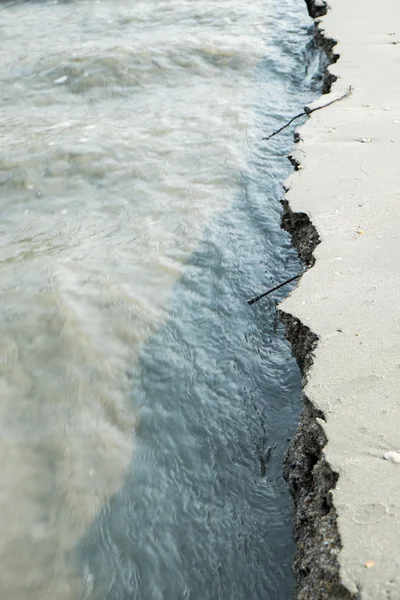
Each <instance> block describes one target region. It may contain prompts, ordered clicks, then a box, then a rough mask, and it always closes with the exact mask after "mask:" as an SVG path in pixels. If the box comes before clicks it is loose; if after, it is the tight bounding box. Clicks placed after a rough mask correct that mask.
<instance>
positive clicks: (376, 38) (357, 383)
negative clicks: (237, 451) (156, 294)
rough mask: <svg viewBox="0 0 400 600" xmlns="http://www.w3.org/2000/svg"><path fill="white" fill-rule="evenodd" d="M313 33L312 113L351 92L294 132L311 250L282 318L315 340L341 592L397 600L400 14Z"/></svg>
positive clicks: (313, 383)
mask: <svg viewBox="0 0 400 600" xmlns="http://www.w3.org/2000/svg"><path fill="white" fill-rule="evenodd" d="M321 27H322V29H324V30H325V35H327V36H328V37H332V38H334V39H336V40H338V45H337V46H336V47H335V51H337V52H338V54H340V59H339V61H338V62H337V63H336V64H334V65H333V66H332V67H331V71H332V72H333V73H334V74H335V75H337V76H338V77H339V79H338V81H337V82H336V83H335V84H334V86H333V88H332V91H331V94H330V95H329V96H324V97H322V98H321V100H320V101H319V102H317V103H316V104H315V105H317V104H320V103H324V102H326V101H328V100H329V99H331V98H333V97H335V96H339V95H341V94H342V93H343V92H344V91H345V90H346V89H347V88H348V87H349V86H350V85H351V86H352V87H353V88H354V90H353V93H352V95H351V96H350V97H349V98H347V99H346V100H343V101H341V102H339V103H337V104H334V105H332V106H330V107H329V108H326V109H323V110H321V111H318V112H316V113H314V114H313V115H312V116H311V118H310V119H309V121H308V123H307V124H306V125H305V126H304V127H303V128H302V129H301V130H300V134H301V138H302V141H301V142H299V143H298V144H296V151H295V153H294V156H295V158H296V159H297V160H298V161H299V162H300V163H301V165H302V168H301V169H300V170H299V171H297V172H296V173H295V174H294V175H293V177H292V178H291V179H290V180H289V182H288V185H289V187H290V189H289V192H288V194H287V196H286V199H287V200H288V202H289V205H290V207H291V209H292V210H293V211H295V212H305V213H307V214H308V215H309V217H310V219H311V221H312V223H313V224H314V226H315V227H316V229H317V231H318V234H319V236H320V239H321V243H320V244H319V245H318V246H317V248H316V250H315V252H314V256H315V259H316V262H315V265H314V266H313V268H312V269H311V270H310V271H308V272H307V273H306V274H305V275H304V276H303V277H302V279H301V281H300V283H299V286H298V287H297V288H296V290H295V291H294V292H293V293H292V294H291V295H290V296H289V297H288V298H287V299H286V300H285V301H284V302H283V304H282V305H281V309H282V310H283V311H284V312H286V313H289V314H291V315H294V316H295V317H297V318H298V319H300V321H301V322H302V323H303V324H304V325H306V326H307V327H309V328H310V329H311V331H312V332H314V333H315V334H317V336H318V337H319V342H318V346H317V348H316V350H315V351H314V363H313V365H312V366H311V368H310V370H309V372H308V376H307V380H308V381H307V384H306V387H305V393H306V395H307V397H308V398H309V400H310V401H311V403H312V404H313V405H314V406H315V407H316V408H317V409H319V410H321V411H322V412H323V413H324V417H325V419H326V422H325V421H323V420H321V421H320V425H321V426H322V428H323V430H324V431H325V433H326V436H327V439H328V441H327V444H326V446H325V447H324V449H323V452H324V455H325V458H326V460H327V462H328V463H329V464H330V466H331V467H332V469H333V471H335V472H337V473H338V474H339V480H338V483H337V485H336V488H335V489H334V492H333V503H334V506H335V508H336V511H337V515H338V521H337V523H338V528H339V534H340V537H341V541H342V545H343V548H342V550H341V551H340V553H339V556H338V560H339V565H340V578H341V581H342V583H343V584H344V585H345V586H346V588H347V589H348V590H349V591H350V592H351V593H354V594H357V595H359V597H361V598H362V599H363V600H379V599H381V598H382V599H391V600H397V599H400V464H399V463H398V462H396V461H397V458H398V456H397V455H395V454H394V455H390V454H389V455H386V458H385V454H386V453H391V452H394V453H396V452H400V382H399V378H400V269H399V261H400V237H399V236H400V234H399V229H400V0H383V1H382V2H380V3H377V2H375V1H373V0H330V10H329V11H328V14H327V15H326V16H325V17H323V18H322V24H321ZM315 105H314V106H315ZM312 600H314V598H313V599H312ZM315 600H316V599H315Z"/></svg>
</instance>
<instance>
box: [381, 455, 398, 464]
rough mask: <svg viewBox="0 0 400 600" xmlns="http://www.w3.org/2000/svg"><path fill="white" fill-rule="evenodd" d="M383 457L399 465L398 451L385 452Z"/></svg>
mask: <svg viewBox="0 0 400 600" xmlns="http://www.w3.org/2000/svg"><path fill="white" fill-rule="evenodd" d="M383 458H385V459H386V460H390V462H392V463H396V464H397V465H400V453H399V452H385V454H384V455H383Z"/></svg>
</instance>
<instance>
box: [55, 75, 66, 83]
mask: <svg viewBox="0 0 400 600" xmlns="http://www.w3.org/2000/svg"><path fill="white" fill-rule="evenodd" d="M67 79H68V76H67V75H63V76H62V77H59V78H58V79H55V80H54V83H65V82H66V81H67Z"/></svg>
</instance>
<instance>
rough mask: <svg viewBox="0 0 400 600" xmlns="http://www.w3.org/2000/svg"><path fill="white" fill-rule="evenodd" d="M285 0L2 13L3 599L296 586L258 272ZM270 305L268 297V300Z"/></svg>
mask: <svg viewBox="0 0 400 600" xmlns="http://www.w3.org/2000/svg"><path fill="white" fill-rule="evenodd" d="M309 27H310V20H309V18H308V16H307V15H306V8H305V4H304V2H303V1H302V0H280V1H278V0H260V2H253V3H248V2H245V1H244V0H210V1H204V0H203V1H200V0H191V1H188V0H186V1H185V0H169V1H168V2H167V1H164V2H163V1H157V0H146V2H140V1H138V2H135V3H130V2H127V0H123V1H122V0H98V1H97V2H94V0H82V1H79V2H67V1H66V2H53V1H43V2H34V1H30V2H21V1H14V2H2V4H1V6H0V35H1V44H0V111H1V112H0V115H1V128H0V137H1V148H2V150H1V156H0V211H1V218H0V231H1V237H0V240H1V246H0V275H1V276H0V286H1V305H0V306H1V308H0V311H1V319H0V323H1V325H0V327H1V329H0V348H1V353H0V390H1V404H0V414H1V436H0V531H1V539H0V562H1V565H2V569H1V575H0V598H1V599H2V600H28V599H29V600H44V599H47V598H49V599H51V600H78V599H81V600H100V599H101V600H120V599H121V600H122V599H123V600H128V598H129V599H137V600H158V599H164V600H177V599H180V598H182V599H183V598H188V599H189V598H190V599H191V600H200V599H201V600H206V599H209V600H217V599H221V600H222V599H226V600H228V599H229V600H242V599H243V600H245V599H246V600H247V599H248V598H254V599H257V598H265V599H270V600H275V599H281V598H282V599H285V598H289V597H290V596H291V594H292V591H293V578H292V574H291V563H292V559H293V547H292V541H291V502H290V499H289V496H288V492H287V489H286V486H285V484H284V482H283V480H282V476H281V464H282V456H283V452H284V450H285V447H286V445H287V439H288V438H289V437H290V436H291V435H292V433H293V430H294V428H295V422H296V418H297V415H298V411H299V394H300V392H299V387H300V378H299V373H298V369H297V367H296V365H295V363H294V360H293V358H292V357H291V354H290V350H289V348H288V346H287V344H286V342H285V341H284V339H283V332H282V329H281V327H280V326H279V325H278V324H277V323H276V321H275V312H274V311H275V304H274V300H267V301H264V302H262V303H259V304H258V305H254V306H253V307H251V308H250V307H248V306H247V304H246V302H245V301H246V299H247V298H248V297H251V296H252V295H253V294H255V293H258V292H259V291H260V289H262V288H263V286H264V285H268V284H270V283H273V282H277V281H279V280H282V279H285V278H286V277H289V276H290V275H292V274H294V273H296V272H297V271H298V270H299V268H300V265H299V262H298V259H297V257H296V253H295V252H294V250H293V249H292V248H291V247H290V243H289V240H288V237H287V235H286V234H285V233H284V232H282V231H281V230H280V227H279V221H280V205H279V199H280V197H281V195H282V191H281V182H282V181H283V180H284V179H285V177H286V176H287V175H288V173H289V172H290V165H289V163H288V161H287V160H286V159H285V155H286V154H287V152H288V151H289V150H290V147H291V145H292V136H293V130H291V131H287V132H286V133H285V134H282V135H280V136H279V137H277V138H274V140H271V142H269V143H268V144H263V143H261V141H260V140H261V137H262V136H263V135H264V134H267V133H269V132H271V131H272V130H273V129H276V128H278V127H279V126H280V125H281V124H282V123H283V122H284V121H285V119H287V118H289V117H290V116H292V115H293V114H296V113H297V112H299V110H301V108H302V107H303V106H304V104H305V103H306V102H308V101H310V100H311V99H313V98H314V97H315V96H316V95H317V94H318V89H319V81H318V72H319V57H318V54H317V53H316V52H315V51H314V50H313V49H312V47H310V31H309ZM281 297H282V294H280V293H279V294H277V295H276V296H275V299H276V300H277V299H279V298H281Z"/></svg>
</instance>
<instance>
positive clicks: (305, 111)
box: [262, 86, 353, 140]
mask: <svg viewBox="0 0 400 600" xmlns="http://www.w3.org/2000/svg"><path fill="white" fill-rule="evenodd" d="M352 91H353V88H352V87H351V86H350V87H349V89H348V90H347V91H346V92H345V93H344V94H343V96H340V97H339V98H335V99H334V100H331V101H330V102H327V103H326V104H322V106H317V107H316V108H308V106H305V107H304V112H302V113H300V114H298V115H296V116H295V117H293V118H292V119H290V121H288V122H287V123H286V125H284V126H283V127H281V128H280V129H278V130H277V131H274V132H273V133H271V135H269V136H268V137H264V138H262V139H263V140H270V139H271V138H273V137H274V136H275V135H278V133H280V132H281V131H283V130H284V129H286V128H287V127H289V125H291V124H292V123H293V121H295V120H296V119H300V117H305V116H307V117H309V116H310V115H311V114H312V113H313V112H315V111H317V110H321V108H326V107H327V106H330V105H331V104H334V103H335V102H339V101H340V100H343V99H344V98H347V97H348V96H350V94H351V93H352Z"/></svg>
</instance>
